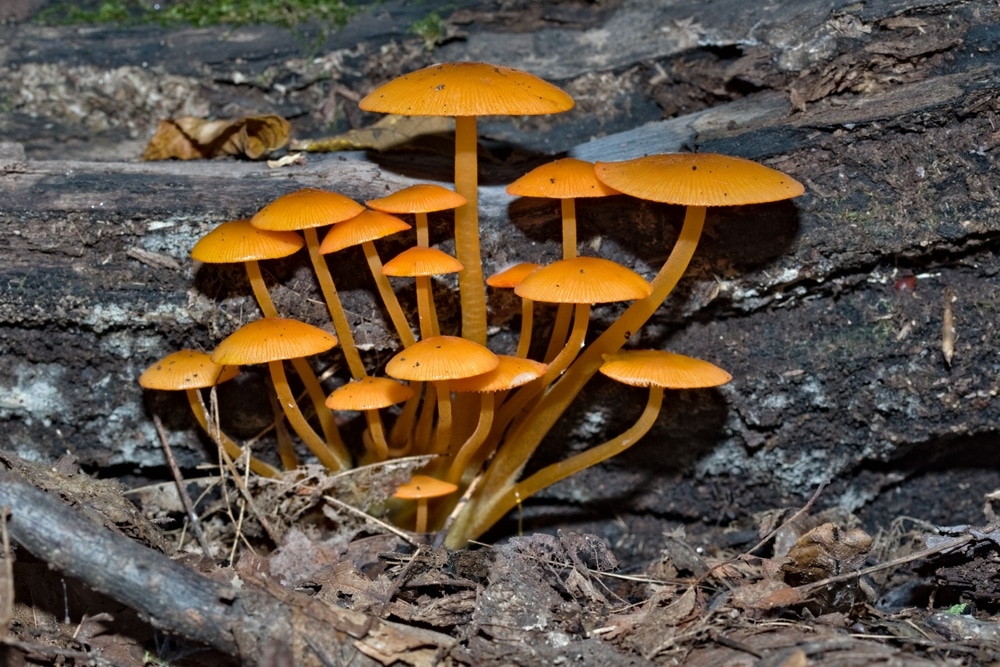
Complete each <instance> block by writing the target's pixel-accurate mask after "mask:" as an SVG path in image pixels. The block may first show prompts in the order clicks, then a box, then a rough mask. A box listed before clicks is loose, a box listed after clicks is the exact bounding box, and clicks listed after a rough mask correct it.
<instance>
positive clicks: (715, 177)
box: [594, 153, 805, 206]
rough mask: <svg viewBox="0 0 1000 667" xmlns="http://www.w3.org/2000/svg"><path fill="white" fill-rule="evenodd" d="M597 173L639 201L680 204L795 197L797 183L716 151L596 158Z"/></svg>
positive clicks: (758, 201) (724, 203)
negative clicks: (615, 160) (611, 159)
mask: <svg viewBox="0 0 1000 667" xmlns="http://www.w3.org/2000/svg"><path fill="white" fill-rule="evenodd" d="M594 171H595V172H596V174H597V177H598V178H599V179H601V180H602V181H603V182H604V183H606V184H607V185H609V186H610V187H612V188H615V189H616V190H619V191H621V192H623V193H625V194H627V195H631V196H633V197H638V198H639V199H649V200H651V201H657V202H663V203H665V204H680V205H682V206H741V205H743V204H763V203H765V202H771V201H779V200H781V199H790V198H792V197H798V196H799V195H800V194H802V193H803V192H805V188H804V187H803V186H802V184H801V183H799V182H798V181H796V180H795V179H794V178H792V177H791V176H789V175H787V174H783V173H781V172H780V171H777V170H776V169H771V168H770V167H765V166H764V165H762V164H757V163H756V162H752V161H751V160H745V159H743V158H739V157H730V156H728V155H718V154H716V153H667V154H661V155H647V156H646V157H640V158H635V159H634V160H625V161H624V162H598V163H597V164H596V165H595V166H594Z"/></svg>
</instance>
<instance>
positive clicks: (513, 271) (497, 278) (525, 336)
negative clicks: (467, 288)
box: [486, 262, 569, 359]
mask: <svg viewBox="0 0 1000 667" xmlns="http://www.w3.org/2000/svg"><path fill="white" fill-rule="evenodd" d="M539 267H541V264H535V263H533V262H521V263H520V264H515V265H514V266H511V267H508V268H506V269H504V270H503V271H500V272H498V273H494V274H493V275H492V276H490V277H489V278H487V279H486V284H487V285H489V286H490V287H496V288H498V289H514V288H515V287H517V285H518V284H519V283H520V282H521V281H522V280H524V279H525V277H527V275H528V274H529V273H532V272H533V271H535V269H538V268H539ZM534 306H535V302H534V301H533V300H532V299H529V298H527V297H523V296H522V297H521V335H520V336H519V337H518V339H517V352H515V353H514V356H515V357H520V358H522V359H524V358H526V357H527V356H528V350H529V349H531V329H532V327H533V326H534V318H535V312H534V310H535V308H534ZM568 326H569V323H568V322H567V327H568Z"/></svg>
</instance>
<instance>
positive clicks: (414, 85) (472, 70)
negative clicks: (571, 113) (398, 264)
mask: <svg viewBox="0 0 1000 667" xmlns="http://www.w3.org/2000/svg"><path fill="white" fill-rule="evenodd" d="M359 106H360V107H361V108H362V109H363V110H365V111H377V112H380V113H396V114H401V115H403V116H490V115H503V116H510V115H514V116H521V115H536V114H546V113H558V112H560V111H567V110H569V109H572V108H573V98H572V97H570V96H569V95H567V94H566V93H565V92H563V91H562V90H560V89H559V88H557V87H556V86H553V85H552V84H551V83H548V82H547V81H544V80H543V79H539V78H538V77H537V76H535V75H534V74H529V73H528V72H524V71H522V70H518V69H513V68H511V67H501V66H499V65H490V64H489V63H467V62H458V63H444V64H440V65H431V66H430V67H425V68H423V69H420V70H417V71H415V72H410V73H409V74H404V75H403V76H400V77H398V78H396V79H393V80H392V81H390V82H388V83H386V84H383V85H381V86H379V87H378V88H376V89H375V90H373V91H372V92H371V93H370V94H369V95H368V96H367V97H365V98H364V99H362V100H361V102H360V103H359Z"/></svg>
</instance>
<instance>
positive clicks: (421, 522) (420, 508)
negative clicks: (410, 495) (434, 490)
mask: <svg viewBox="0 0 1000 667" xmlns="http://www.w3.org/2000/svg"><path fill="white" fill-rule="evenodd" d="M427 502H428V501H427V498H419V499H418V500H417V519H416V523H415V525H414V526H413V532H415V533H426V532H427Z"/></svg>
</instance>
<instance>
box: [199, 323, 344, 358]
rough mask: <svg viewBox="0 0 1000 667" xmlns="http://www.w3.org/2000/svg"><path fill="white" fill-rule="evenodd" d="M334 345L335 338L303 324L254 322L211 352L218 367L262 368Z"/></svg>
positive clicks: (235, 332) (317, 352) (231, 335)
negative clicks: (260, 366)
mask: <svg viewBox="0 0 1000 667" xmlns="http://www.w3.org/2000/svg"><path fill="white" fill-rule="evenodd" d="M336 345H337V337H336V336H334V335H333V334H330V333H327V332H326V331H323V330H322V329H320V328H319V327H314V326H313V325H311V324H306V323H305V322H299V321H298V320H292V319H287V318H284V317H263V318H261V319H259V320H254V321H253V322H250V323H249V324H244V325H243V326H242V327H240V328H239V329H237V330H236V331H234V332H233V333H231V334H230V335H229V336H227V337H226V338H225V339H223V341H222V342H221V343H219V345H218V346H217V347H216V348H215V351H214V352H212V361H214V362H215V363H220V364H265V363H267V362H269V361H280V360H282V359H295V358H297V357H308V356H311V355H313V354H319V353H321V352H326V351H327V350H330V349H332V348H333V347H334V346H336Z"/></svg>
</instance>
